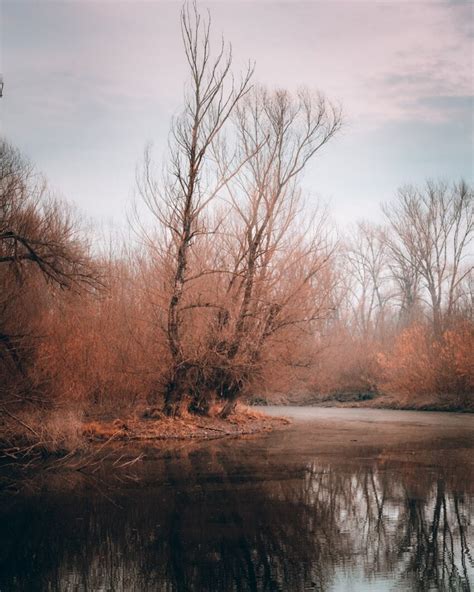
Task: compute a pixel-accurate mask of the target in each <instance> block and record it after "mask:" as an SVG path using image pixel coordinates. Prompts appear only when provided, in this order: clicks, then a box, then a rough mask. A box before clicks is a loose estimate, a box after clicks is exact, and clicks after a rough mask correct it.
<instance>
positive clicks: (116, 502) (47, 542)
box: [0, 408, 474, 592]
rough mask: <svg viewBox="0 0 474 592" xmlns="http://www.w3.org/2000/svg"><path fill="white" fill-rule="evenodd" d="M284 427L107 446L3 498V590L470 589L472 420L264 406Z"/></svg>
mask: <svg viewBox="0 0 474 592" xmlns="http://www.w3.org/2000/svg"><path fill="white" fill-rule="evenodd" d="M266 411H267V412H271V413H275V414H284V415H287V416H292V417H293V418H294V422H293V424H292V425H291V426H290V427H289V428H286V429H284V430H283V431H277V432H273V433H271V434H263V435H260V436H254V437H247V438H241V439H231V440H229V439H220V440H215V441H211V442H202V443H198V444H197V443H190V442H178V443H177V442H174V443H167V444H162V445H161V448H156V447H150V448H148V449H147V450H146V451H145V454H146V457H145V459H144V460H143V461H141V462H137V463H135V464H134V465H132V466H130V465H129V466H126V467H124V466H122V465H123V464H124V463H125V462H127V459H128V458H133V452H132V451H127V452H126V454H127V455H128V456H122V455H123V454H125V451H124V450H117V451H115V452H114V455H113V456H112V457H110V458H109V459H108V460H106V461H105V462H104V463H102V464H100V465H97V466H94V467H92V468H91V467H89V468H88V469H87V470H81V471H78V470H68V471H65V470H61V471H58V470H49V468H48V467H47V466H45V467H44V469H43V471H42V472H41V474H37V475H35V476H32V477H31V478H28V479H25V478H23V480H22V481H21V482H18V483H17V484H16V485H15V487H16V492H15V493H13V492H12V491H10V492H8V493H4V494H3V496H2V497H1V498H0V590H1V591H2V592H7V591H10V590H15V591H16V590H21V591H29V590H32V591H36V590H38V591H40V590H41V591H42V590H48V591H61V592H63V591H82V590H84V591H86V590H87V591H94V592H95V591H102V590H103V591H112V590H113V591H122V590H123V591H132V590H133V591H137V592H145V591H149V590H150V591H151V590H153V591H155V590H156V591H166V592H171V591H179V592H181V591H187V590H190V591H198V592H201V591H203V592H204V591H219V592H221V591H222V592H227V591H234V590H235V591H238V590H239V591H240V590H242V591H247V590H248V591H254V590H255V591H257V590H258V591H282V592H286V591H298V592H299V591H303V590H320V591H328V592H329V591H338V592H339V591H361V592H362V591H364V592H365V591H377V592H379V591H381V592H383V591H385V590H387V591H388V590H420V591H421V590H430V591H431V590H469V589H470V583H469V581H470V579H472V577H473V555H472V546H473V535H472V531H471V530H470V528H471V527H470V523H471V518H472V509H473V499H474V495H473V494H474V491H473V479H472V459H471V455H472V445H473V429H472V428H473V426H474V422H473V418H472V417H471V416H467V415H458V414H444V413H443V414H441V413H418V412H396V411H376V410H360V409H317V408H271V409H270V408H269V409H267V410H266Z"/></svg>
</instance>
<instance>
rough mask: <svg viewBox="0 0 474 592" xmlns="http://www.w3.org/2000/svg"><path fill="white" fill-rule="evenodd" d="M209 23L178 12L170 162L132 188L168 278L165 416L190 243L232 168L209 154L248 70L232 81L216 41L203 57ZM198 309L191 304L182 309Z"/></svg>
mask: <svg viewBox="0 0 474 592" xmlns="http://www.w3.org/2000/svg"><path fill="white" fill-rule="evenodd" d="M210 24H211V21H210V17H207V18H203V17H202V16H201V15H200V14H199V12H198V10H197V7H196V4H195V3H186V4H185V5H184V7H183V9H182V11H181V32H182V38H183V45H184V51H185V54H186V59H187V63H188V66H189V71H190V75H191V81H190V90H189V91H188V93H187V94H186V97H185V106H184V110H183V112H182V114H181V116H180V117H179V118H177V119H176V120H175V121H174V123H173V128H172V132H171V164H170V170H169V174H168V178H167V180H166V182H165V183H164V184H163V185H161V184H160V183H159V182H157V180H156V177H155V176H154V175H153V172H152V170H151V161H150V158H149V155H148V154H146V156H145V166H144V170H143V175H142V177H141V179H140V182H139V187H140V191H141V194H142V196H143V198H144V200H145V202H146V204H147V205H148V207H149V209H150V211H151V212H152V213H153V214H154V216H155V217H156V218H157V220H158V222H159V223H160V224H161V225H162V226H163V227H164V229H165V239H166V244H167V249H166V250H167V253H168V255H169V256H170V258H169V268H170V275H171V287H170V296H169V302H168V306H167V327H166V332H167V339H168V345H169V350H170V354H171V357H172V365H173V370H172V372H171V378H170V381H169V383H168V385H167V389H166V392H167V396H166V411H167V413H168V414H173V413H175V411H176V409H177V405H176V403H178V402H179V399H180V397H181V395H180V394H179V390H180V386H179V382H180V380H181V379H180V376H181V375H182V374H183V373H186V372H187V370H186V368H187V367H186V355H185V352H184V351H183V344H182V340H183V336H182V329H183V323H182V315H183V296H184V292H185V288H186V285H187V284H189V283H190V282H192V280H193V279H196V278H191V277H189V274H188V268H189V259H190V251H191V249H192V245H193V241H195V240H197V238H198V237H200V236H202V235H204V234H206V233H207V232H208V231H209V229H207V228H206V227H205V225H204V213H205V211H206V209H207V208H208V206H209V205H210V204H211V202H212V201H213V200H214V198H215V197H216V195H217V194H218V192H219V190H220V189H221V188H222V187H223V186H224V185H225V183H226V182H227V181H228V179H229V178H230V177H232V176H233V175H234V174H235V168H233V167H237V168H238V166H239V165H238V164H237V165H236V164H235V162H234V160H233V159H230V162H229V161H227V166H224V167H223V169H224V170H221V171H220V174H217V175H216V174H215V173H216V169H215V168H213V167H212V158H210V148H211V147H212V146H214V150H218V148H217V146H218V144H219V138H220V136H221V134H222V133H223V128H224V126H225V124H226V122H227V121H228V119H229V117H230V115H231V113H232V112H233V110H234V109H235V107H236V105H237V103H238V102H239V101H240V99H241V98H242V97H243V96H244V95H245V94H246V93H247V92H248V91H249V89H250V80H251V77H252V73H253V68H252V67H250V66H249V67H248V69H247V71H246V72H245V73H244V75H243V77H242V79H241V80H240V82H236V81H235V79H234V77H233V75H232V72H231V65H232V50H231V47H230V46H226V44H225V43H224V41H223V40H222V42H221V45H220V46H219V48H218V51H217V53H216V55H213V54H212V52H211V38H210ZM189 306H193V307H200V306H204V305H202V304H200V303H199V302H196V303H193V304H188V305H187V307H188V308H189Z"/></svg>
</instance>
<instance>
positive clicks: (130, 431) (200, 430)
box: [83, 405, 290, 443]
mask: <svg viewBox="0 0 474 592" xmlns="http://www.w3.org/2000/svg"><path fill="white" fill-rule="evenodd" d="M288 423H290V422H289V420H288V419H286V418H284V417H272V416H268V415H266V414H265V413H263V412H261V411H258V410H256V409H252V408H251V407H247V406H244V405H239V406H238V407H237V409H236V410H235V412H234V413H233V414H232V415H231V416H229V417H228V418H227V419H221V418H219V417H218V416H209V417H208V416H196V415H192V414H189V413H188V414H184V415H181V416H180V417H176V418H169V417H165V416H163V415H161V414H160V413H159V412H157V413H156V414H154V413H153V412H152V413H150V417H144V418H143V417H142V418H136V417H129V418H125V419H114V420H111V419H104V418H98V419H97V420H94V421H89V422H86V423H84V425H83V435H84V436H85V438H86V439H87V440H88V441H89V442H92V443H93V442H98V441H99V442H100V441H104V440H109V439H111V438H113V439H114V440H125V441H126V440H130V441H145V442H149V441H153V440H189V439H200V440H208V439H214V438H222V437H225V436H243V435H249V434H256V433H260V432H270V431H272V430H274V429H275V428H278V427H282V426H284V425H287V424H288Z"/></svg>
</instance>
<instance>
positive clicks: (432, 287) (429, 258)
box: [383, 181, 474, 337]
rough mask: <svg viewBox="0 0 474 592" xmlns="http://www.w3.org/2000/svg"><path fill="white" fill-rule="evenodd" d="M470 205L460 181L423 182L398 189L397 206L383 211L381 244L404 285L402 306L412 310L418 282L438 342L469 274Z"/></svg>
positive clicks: (473, 215) (473, 210) (473, 224)
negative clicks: (385, 227) (383, 240)
mask: <svg viewBox="0 0 474 592" xmlns="http://www.w3.org/2000/svg"><path fill="white" fill-rule="evenodd" d="M473 205H474V204H473V192H472V189H471V188H470V187H469V186H468V185H467V184H466V183H464V182H463V181H461V182H459V183H455V184H453V185H448V184H446V183H434V182H431V181H429V182H427V183H426V185H425V186H424V187H423V188H416V187H413V186H408V187H404V188H402V189H400V190H399V193H398V200H397V201H396V202H394V203H393V204H390V205H385V206H384V208H383V211H384V213H385V216H386V219H387V222H388V233H387V244H388V246H389V248H390V250H391V253H392V256H393V260H394V261H395V262H396V268H397V269H398V270H399V271H400V272H401V273H400V274H399V275H400V276H401V277H400V280H401V283H402V284H403V283H404V284H405V285H406V287H405V302H406V304H407V305H410V304H413V300H414V298H415V295H416V291H415V290H416V287H417V285H418V281H420V284H421V287H423V289H424V293H425V295H426V297H425V295H422V298H423V299H424V301H425V302H426V303H427V304H428V305H429V307H430V309H431V319H432V325H433V330H434V333H435V335H437V336H438V337H439V336H440V335H441V334H442V332H443V329H444V328H445V321H446V319H448V318H450V316H451V315H452V314H453V313H454V311H455V307H456V303H457V300H458V299H459V297H460V292H459V287H460V285H461V284H462V283H463V282H464V281H465V280H466V278H467V277H468V276H470V275H471V274H472V272H473V263H472V254H471V255H470V253H469V246H470V244H471V242H472V239H473V235H474V207H473Z"/></svg>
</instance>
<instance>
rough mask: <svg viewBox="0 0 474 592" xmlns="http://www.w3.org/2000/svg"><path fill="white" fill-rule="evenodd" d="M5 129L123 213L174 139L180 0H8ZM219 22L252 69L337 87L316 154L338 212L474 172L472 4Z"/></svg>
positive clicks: (313, 7) (59, 186)
mask: <svg viewBox="0 0 474 592" xmlns="http://www.w3.org/2000/svg"><path fill="white" fill-rule="evenodd" d="M0 4H1V7H2V20H1V27H0V35H1V53H0V60H1V62H0V72H3V75H4V81H5V88H4V97H3V98H2V99H0V118H1V131H2V134H3V135H4V136H6V138H7V139H8V140H10V141H11V142H12V143H13V144H15V145H16V146H18V147H19V148H20V149H21V150H22V151H23V152H24V153H25V154H26V155H27V156H28V157H30V158H31V160H32V161H34V162H35V163H36V164H37V165H38V167H39V168H40V169H41V170H42V171H43V172H44V173H45V174H46V175H47V177H48V178H49V180H50V182H51V184H52V185H53V187H54V188H55V189H56V190H57V191H58V192H59V193H61V194H62V195H63V196H65V197H66V198H67V199H69V200H71V201H73V202H74V203H76V204H77V205H78V207H79V209H81V210H82V211H83V212H84V213H85V214H86V215H87V216H88V217H91V218H93V219H94V220H96V221H97V222H98V223H99V224H102V225H106V226H107V225H109V224H116V225H119V226H121V225H122V224H124V222H125V219H126V211H127V209H128V208H129V203H130V201H131V197H132V195H133V191H134V175H135V167H136V165H137V163H138V162H139V161H140V159H141V156H142V154H143V149H144V146H145V144H146V143H147V142H150V141H152V142H153V143H154V144H155V146H156V153H157V154H158V156H160V155H162V154H163V152H164V149H165V146H166V142H167V136H168V130H169V123H170V118H171V116H172V115H173V114H175V113H177V112H179V110H180V106H181V104H182V95H183V86H184V82H185V80H186V74H187V73H186V68H185V61H184V56H183V52H182V48H181V38H180V30H179V10H180V3H179V2H162V1H151V0H149V1H139V0H129V1H124V2H116V1H112V0H110V1H107V0H101V1H66V0H62V1H56V2H51V1H44V0H36V1H28V0H0ZM200 6H201V7H203V8H204V7H209V9H210V11H211V14H212V21H213V30H214V32H215V33H216V34H221V33H222V34H223V35H224V36H225V38H226V40H228V41H230V42H231V43H232V45H233V53H234V58H235V59H234V64H235V69H236V70H239V68H240V67H241V66H242V65H244V64H245V63H246V62H247V61H248V60H249V59H250V60H254V61H255V62H256V72H255V82H258V83H263V84H267V85H269V86H270V87H285V88H288V89H290V90H295V89H297V88H298V87H300V86H307V87H309V88H312V89H317V90H320V91H322V92H324V93H325V94H326V95H327V96H328V98H330V99H332V100H334V101H337V102H340V103H341V104H342V106H343V110H344V113H345V121H346V124H345V127H344V130H343V132H342V133H341V134H340V135H339V136H338V137H336V138H335V139H334V140H333V141H332V142H331V143H330V144H328V146H327V147H326V149H325V151H324V153H321V154H320V156H318V157H317V158H316V159H315V160H314V161H313V162H312V163H311V165H310V167H309V169H308V171H307V173H306V175H305V179H304V183H305V187H306V188H307V190H308V192H309V193H310V194H311V196H313V197H316V196H320V197H321V198H322V199H323V200H324V201H327V202H329V203H330V205H331V208H332V212H333V214H334V217H335V219H336V220H337V221H338V222H340V223H346V222H350V221H353V220H355V219H358V218H361V217H363V218H369V219H377V216H378V206H379V203H380V202H382V201H386V200H388V199H390V198H391V197H392V196H393V195H394V194H395V192H396V189H397V187H398V186H400V185H402V184H405V183H420V182H422V181H423V180H424V179H425V178H428V177H429V178H435V179H438V178H442V179H446V180H457V179H459V178H460V177H463V178H465V179H466V180H467V181H469V182H472V181H473V154H474V149H473V140H474V125H473V95H474V82H473V36H474V33H473V20H474V19H473V10H474V4H473V3H471V2H470V1H469V2H467V1H466V2H465V1H461V0H457V1H456V0H427V1H425V2H417V1H416V0H382V1H377V0H370V1H362V0H346V1H342V0H326V1H313V2H298V1H291V2H272V1H270V0H262V1H251V0H248V1H239V2H232V1H226V0H222V1H220V2H214V3H207V2H206V3H204V2H202V3H200Z"/></svg>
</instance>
